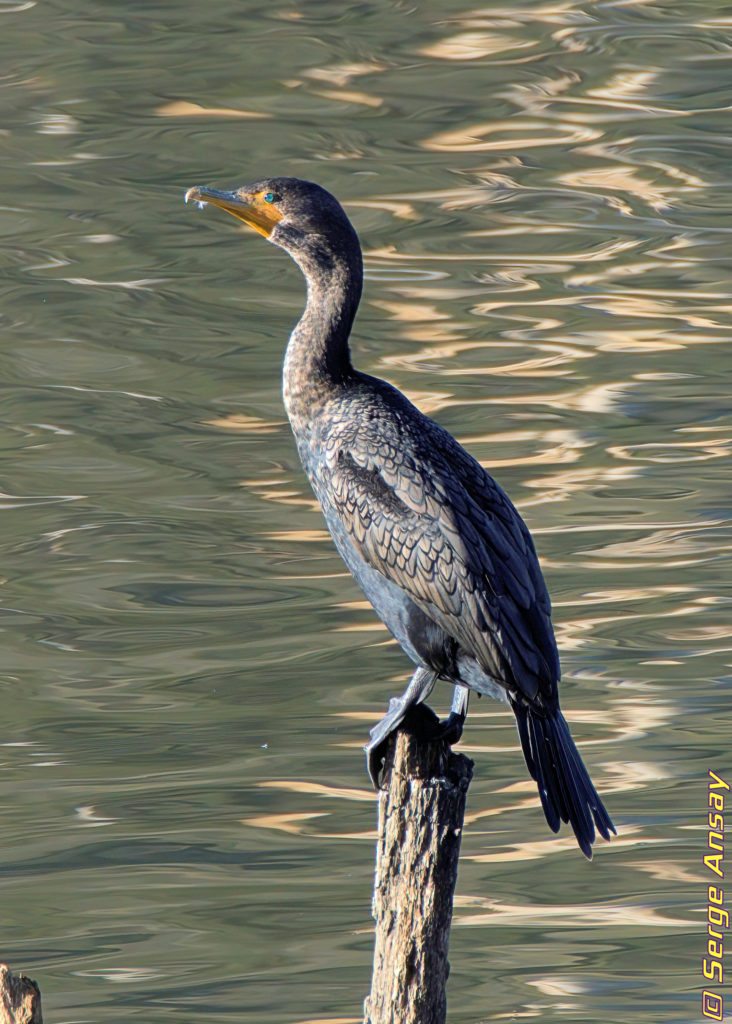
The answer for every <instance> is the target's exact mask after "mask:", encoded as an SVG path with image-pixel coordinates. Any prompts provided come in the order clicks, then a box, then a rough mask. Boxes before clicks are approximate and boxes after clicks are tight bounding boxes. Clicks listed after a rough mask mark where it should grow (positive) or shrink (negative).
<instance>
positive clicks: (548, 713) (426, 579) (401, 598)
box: [186, 178, 615, 858]
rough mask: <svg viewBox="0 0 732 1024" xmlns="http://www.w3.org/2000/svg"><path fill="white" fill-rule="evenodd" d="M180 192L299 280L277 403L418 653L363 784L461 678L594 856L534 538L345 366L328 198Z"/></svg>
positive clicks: (482, 476) (440, 446)
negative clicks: (505, 728)
mask: <svg viewBox="0 0 732 1024" xmlns="http://www.w3.org/2000/svg"><path fill="white" fill-rule="evenodd" d="M189 200H196V201H198V202H199V203H200V204H204V203H210V204H211V205H212V206H218V207H220V208H221V209H222V210H226V212H227V213H231V214H233V215H234V216H235V217H237V218H238V219H239V220H242V221H244V222H245V223H246V224H249V225H250V226H251V227H253V228H255V229H256V230H257V231H259V232H260V234H262V235H264V236H265V237H266V238H267V239H268V240H269V241H270V242H273V243H274V244H275V245H278V246H280V248H282V249H284V250H285V251H286V252H288V253H289V254H290V256H291V257H292V258H293V259H294V261H295V262H296V263H297V265H298V266H299V267H300V269H301V270H302V272H303V274H304V275H305V279H306V281H307V305H306V307H305V312H304V313H303V315H302V318H301V319H300V321H299V323H298V324H297V326H296V327H295V329H294V330H293V332H292V335H291V336H290V341H289V344H288V346H287V353H286V355H285V362H284V369H283V395H284V402H285V407H286V409H287V414H288V416H289V419H290V423H291V425H292V430H293V433H294V435H295V440H296V442H297V448H298V452H299V454H300V459H301V460H302V464H303V466H304V468H305V472H306V473H307V475H308V478H309V480H310V483H311V485H312V488H313V490H314V491H315V494H316V496H317V498H318V501H319V502H320V505H321V507H322V509H323V514H324V516H325V520H326V523H327V524H328V529H329V530H330V533H331V535H332V537H333V540H334V542H335V546H336V548H337V549H338V552H339V553H340V555H341V557H342V558H343V561H344V562H345V563H346V565H347V566H348V568H349V569H350V571H351V572H352V573H353V575H354V577H355V578H356V581H357V583H358V584H359V586H360V587H361V589H362V590H363V591H364V593H365V594H366V596H367V597H368V599H369V601H370V602H371V604H372V605H373V606H374V609H375V611H376V613H377V615H378V616H379V618H381V620H382V621H383V622H384V623H385V625H386V626H387V627H388V628H389V630H390V631H391V632H392V634H393V635H394V636H395V637H396V639H397V641H398V642H399V644H400V645H401V646H402V648H403V649H404V651H405V652H406V654H407V655H408V656H409V658H411V660H412V662H413V663H414V664H415V665H416V669H415V671H414V674H413V676H412V678H411V680H410V682H409V685H408V686H407V688H406V690H405V691H404V693H403V694H402V696H401V697H399V698H392V700H391V702H390V705H389V710H388V712H387V714H386V715H385V716H384V718H382V720H381V721H380V722H379V723H378V724H377V725H376V726H374V728H373V729H372V730H371V740H370V742H369V743H368V745H367V746H366V748H365V749H366V752H367V763H368V767H369V772H370V775H371V778H372V780H373V781H374V784H375V785H376V786H377V787H378V780H379V775H380V771H381V762H382V757H381V751H382V750H383V744H384V740H385V739H386V737H387V736H388V735H389V734H390V733H391V732H392V731H393V730H394V729H396V728H397V726H398V725H399V724H400V722H401V721H402V720H403V718H404V716H405V714H406V712H407V710H408V709H409V708H410V707H412V706H413V705H415V704H418V703H420V702H421V701H423V700H425V698H426V697H427V696H428V695H429V693H430V691H431V689H432V687H433V685H434V683H435V681H436V680H437V679H444V680H448V681H450V682H452V683H453V684H454V696H453V701H452V710H451V713H450V716H449V718H448V719H447V720H446V721H445V722H444V723H443V736H444V737H446V738H448V739H449V740H450V741H451V742H455V741H456V740H457V739H459V738H460V735H461V733H462V726H463V722H464V721H465V715H466V713H467V709H468V695H469V692H470V690H475V691H477V692H478V693H479V694H489V695H490V696H492V697H497V698H499V699H502V700H504V701H506V702H507V703H508V704H509V705H510V707H511V708H512V709H513V712H514V714H515V716H516V723H517V726H518V734H519V738H520V740H521V746H522V748H523V752H524V757H525V758H526V764H527V766H528V769H529V772H530V773H531V775H532V777H533V778H534V779H535V780H536V782H537V785H538V788H539V797H540V799H541V804H542V807H543V810H544V814H545V816H546V820H547V822H548V823H549V827H550V828H551V829H552V830H553V831H554V832H557V831H558V830H559V823H560V820H561V821H564V822H569V823H570V824H571V826H572V828H573V830H574V834H575V836H576V837H577V842H578V843H579V847H580V849H581V850H582V852H583V853H584V855H585V856H586V857H588V858H591V856H592V843H593V841H594V839H595V828H597V831H598V832H599V833H600V835H601V836H602V837H603V838H604V839H609V838H610V832H611V831H612V832H615V828H614V826H613V824H612V822H611V820H610V817H609V815H608V813H607V811H606V810H605V808H604V807H603V804H602V801H601V800H600V798H599V796H598V795H597V792H596V791H595V787H594V786H593V784H592V781H591V780H590V777H589V775H588V773H587V769H586V768H585V766H584V764H583V763H582V759H581V757H580V755H579V752H578V751H577V748H576V746H575V744H574V741H573V740H572V737H571V736H570V733H569V728H568V726H567V723H566V721H565V720H564V716H563V715H562V713H561V710H560V708H559V698H558V692H557V684H558V682H559V678H560V668H559V656H558V653H557V645H556V641H555V639H554V631H553V629H552V624H551V619H550V613H551V605H550V601H549V595H548V593H547V589H546V585H545V583H544V579H543V576H542V574H541V569H540V568H539V562H538V559H537V556H536V551H535V549H534V544H533V541H532V539H531V536H530V534H529V531H528V529H527V527H526V525H525V523H524V521H523V520H522V519H521V516H520V515H519V513H518V512H517V511H516V509H515V508H514V506H513V505H512V504H511V502H510V500H509V499H508V497H507V496H506V494H504V492H503V491H502V490H501V488H500V487H499V486H498V484H497V483H496V482H495V481H494V480H493V478H492V477H491V476H490V475H489V474H488V473H487V472H486V470H485V469H483V467H482V466H481V465H480V463H478V462H477V461H476V460H475V459H474V458H473V457H472V456H471V455H469V454H468V452H466V451H465V449H464V448H463V447H462V446H461V445H460V444H458V442H457V441H456V440H455V439H454V438H453V437H452V436H451V435H450V434H448V432H447V431H446V430H444V429H443V428H442V427H441V426H439V424H437V423H435V422H434V421H433V420H431V419H429V418H428V417H427V416H425V415H424V414H423V413H421V412H420V411H419V409H417V408H416V407H415V406H414V405H412V403H411V402H409V401H408V400H407V398H405V396H404V395H403V394H402V393H401V392H400V391H397V389H396V388H394V387H392V386H391V385H390V384H387V383H386V382H385V381H383V380H379V379H378V378H376V377H370V376H368V375H367V374H365V373H361V372H360V371H359V370H356V369H354V367H353V366H352V364H351V358H350V353H349V348H348V339H349V335H350V331H351V326H352V324H353V320H354V317H355V315H356V309H357V307H358V303H359V300H360V298H361V287H362V282H363V268H362V261H361V247H360V245H359V241H358V237H357V235H356V232H355V231H354V229H353V227H352V225H351V223H350V221H349V220H348V217H347V216H346V214H345V212H344V211H343V208H342V207H341V205H340V203H339V202H338V201H337V200H336V199H335V198H334V197H333V196H332V195H331V194H330V193H329V192H326V191H325V189H323V188H321V187H320V186H319V185H316V184H313V183H312V182H308V181H301V180H299V179H297V178H265V179H263V180H262V181H257V182H255V183H254V184H252V185H245V186H243V187H241V188H237V189H234V190H233V191H229V192H225V191H219V190H217V189H212V188H208V187H205V186H195V187H193V188H191V189H189V190H188V192H187V193H186V201H189Z"/></svg>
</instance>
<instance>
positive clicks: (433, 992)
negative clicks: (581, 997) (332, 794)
mask: <svg viewBox="0 0 732 1024" xmlns="http://www.w3.org/2000/svg"><path fill="white" fill-rule="evenodd" d="M436 722H437V718H436V716H435V715H434V714H433V712H432V711H430V710H429V708H426V707H424V705H418V706H417V707H416V708H414V709H413V710H412V711H411V712H410V714H409V715H408V717H407V718H406V719H405V721H404V724H403V725H402V726H401V728H400V729H399V730H398V731H397V732H396V733H395V734H394V735H393V736H391V737H390V738H389V740H388V746H387V750H386V756H385V767H384V784H383V788H382V791H381V793H380V794H379V838H378V841H377V846H376V877H375V881H374V896H373V907H372V912H373V916H374V919H375V921H376V939H375V945H374V968H373V975H372V979H371V993H370V995H369V996H368V997H367V998H366V1002H365V1004H364V1014H365V1016H364V1024H445V1020H446V1013H447V1001H446V997H445V986H446V983H447V976H448V974H449V971H450V966H449V964H448V962H447V950H448V943H449V939H450V924H451V921H452V900H453V893H454V891H455V881H456V879H457V870H458V857H459V854H460V840H461V838H462V830H463V818H464V816H465V798H466V795H467V792H468V786H469V785H470V780H471V778H472V776H473V762H472V761H470V760H469V759H468V758H467V757H465V756H464V755H463V754H455V753H453V752H452V750H450V748H449V747H448V746H447V745H446V744H445V743H442V742H439V741H438V742H435V740H434V739H432V740H430V738H429V737H430V735H434V731H435V724H436Z"/></svg>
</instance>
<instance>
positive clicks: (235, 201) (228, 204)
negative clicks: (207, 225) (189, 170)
mask: <svg viewBox="0 0 732 1024" xmlns="http://www.w3.org/2000/svg"><path fill="white" fill-rule="evenodd" d="M185 201H186V202H187V203H190V202H197V203H199V204H200V205H205V204H206V203H210V204H211V206H218V207H219V208H220V209H222V210H226V212H227V213H230V214H231V215H232V216H233V217H238V219H239V220H243V221H244V223H245V224H248V225H249V226H250V227H252V228H254V230H255V231H258V232H259V233H260V235H264V237H265V238H269V236H270V235H271V234H272V231H273V229H274V227H275V225H276V224H277V223H278V222H279V221H280V220H282V214H281V213H280V211H279V210H278V209H276V207H273V206H271V205H269V204H267V203H265V202H264V200H263V199H262V198H261V196H259V195H256V194H251V193H247V192H246V191H244V189H237V190H236V191H235V192H219V190H218V189H215V188H207V186H206V185H194V186H193V188H189V189H188V191H187V192H186V197H185Z"/></svg>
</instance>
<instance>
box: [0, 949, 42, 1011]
mask: <svg viewBox="0 0 732 1024" xmlns="http://www.w3.org/2000/svg"><path fill="white" fill-rule="evenodd" d="M0 1024H43V1017H42V1016H41V993H40V991H39V989H38V985H36V983H35V981H31V979H30V978H26V976H25V975H24V974H17V975H16V974H12V973H11V971H10V969H9V968H8V966H7V965H6V964H0Z"/></svg>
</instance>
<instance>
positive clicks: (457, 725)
mask: <svg viewBox="0 0 732 1024" xmlns="http://www.w3.org/2000/svg"><path fill="white" fill-rule="evenodd" d="M464 725H465V715H460V714H457V712H455V711H451V712H450V714H449V715H448V716H447V718H446V719H445V720H444V721H442V722H440V725H439V730H438V733H437V739H439V740H442V742H443V743H446V744H447V745H448V747H452V746H454V745H455V744H456V743H457V742H459V740H460V738H461V737H462V735H463V726H464Z"/></svg>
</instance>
